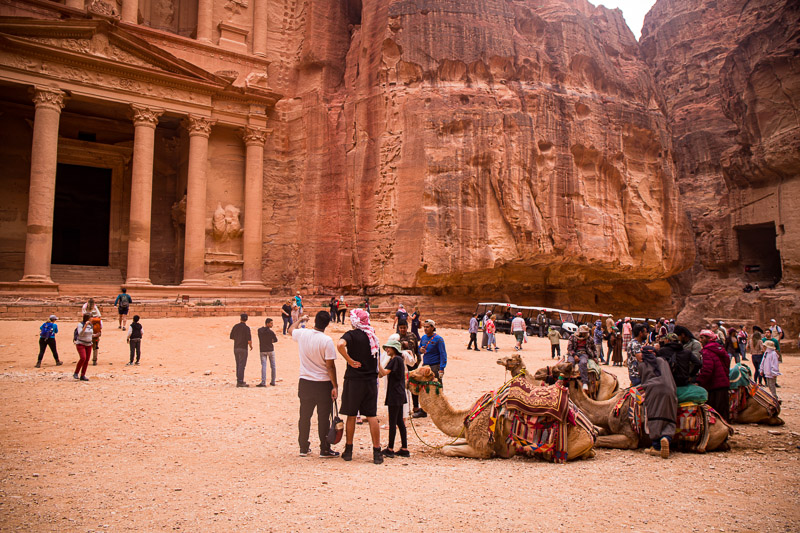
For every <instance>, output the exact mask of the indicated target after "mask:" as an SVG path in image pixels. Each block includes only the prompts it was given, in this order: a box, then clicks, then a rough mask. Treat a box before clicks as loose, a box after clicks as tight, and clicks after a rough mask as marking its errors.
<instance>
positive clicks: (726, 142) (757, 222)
mask: <svg viewBox="0 0 800 533" xmlns="http://www.w3.org/2000/svg"><path fill="white" fill-rule="evenodd" d="M641 48H642V52H643V54H644V57H645V59H646V60H647V62H648V63H649V64H650V65H651V67H652V70H653V75H654V77H655V79H656V83H657V84H658V87H659V90H660V92H661V94H662V95H663V97H664V108H665V112H666V115H667V117H668V118H669V122H670V127H671V129H672V133H673V143H674V147H675V161H676V165H677V178H678V183H679V186H680V189H681V193H682V198H683V201H684V204H685V205H686V207H687V210H688V213H689V216H690V219H691V221H692V226H693V230H694V233H695V242H696V248H697V262H696V265H695V268H694V269H693V270H692V271H691V272H690V273H688V274H686V275H682V276H680V278H678V281H677V282H676V287H677V288H678V290H679V292H681V293H682V294H683V295H684V296H686V297H687V301H686V304H687V310H686V312H685V314H684V315H683V316H682V317H683V318H684V319H685V320H686V321H691V322H695V323H700V322H703V321H705V320H707V319H709V318H710V317H719V315H720V310H719V309H718V308H717V306H718V304H720V302H721V301H722V299H726V300H730V298H731V297H732V295H733V294H735V293H736V291H738V290H739V289H740V288H741V287H742V286H743V285H744V284H745V282H746V281H748V280H749V281H760V282H761V286H762V287H765V286H770V285H772V284H773V283H774V282H775V278H776V276H777V277H780V278H781V283H780V284H779V285H778V292H780V294H777V293H776V294H775V295H768V297H767V296H765V295H764V293H763V292H762V294H761V296H762V297H763V298H766V299H767V300H770V301H773V302H777V301H780V302H782V303H781V304H780V305H774V304H765V305H759V304H758V303H757V302H756V303H754V305H752V306H750V307H747V306H745V307H746V308H747V309H749V312H748V311H745V310H744V309H741V308H740V307H741V306H732V308H736V309H737V311H735V312H734V315H732V316H735V317H738V318H747V319H748V320H755V321H757V322H760V323H763V322H764V321H765V320H768V319H769V318H771V315H775V314H777V315H779V316H781V315H782V316H784V317H786V318H787V319H789V320H794V321H795V322H794V323H793V324H792V326H800V322H798V320H800V319H799V318H798V317H797V314H796V313H795V314H794V315H795V316H794V319H792V318H791V317H790V316H789V315H791V313H788V312H780V308H783V309H784V311H788V310H789V309H796V308H797V307H798V306H799V305H800V301H798V293H797V287H798V283H799V282H800V213H799V212H798V210H797V209H796V208H795V206H794V205H793V204H795V203H796V201H795V200H794V199H796V198H798V197H800V4H798V3H797V2H795V1H791V0H789V1H777V2H776V1H768V0H659V1H658V2H656V4H655V6H654V7H653V9H652V10H651V11H650V13H649V14H648V16H647V18H646V19H645V25H644V29H643V32H642V39H641ZM759 227H763V228H767V229H768V230H770V231H772V230H774V233H775V234H776V243H775V247H776V248H777V251H778V252H779V253H780V260H779V263H780V267H781V268H779V269H778V271H777V272H771V271H768V269H767V268H761V271H760V272H758V273H747V274H746V273H745V266H746V265H747V264H749V263H754V264H759V263H761V266H762V267H764V263H765V262H766V260H765V256H766V255H767V253H766V252H765V250H764V249H759V248H758V244H757V243H754V242H749V241H748V239H747V238H746V236H745V234H746V233H747V232H748V231H751V230H753V229H758V228H759ZM770 231H768V232H767V233H770ZM762 240H770V239H769V238H768V239H762ZM751 241H752V239H751ZM709 286H711V287H717V288H718V289H719V290H720V291H722V292H724V291H725V290H729V289H730V288H734V289H735V290H734V291H733V292H732V293H731V294H727V295H725V294H722V293H720V294H712V293H709V291H708V290H707V288H708V287H709ZM739 294H741V292H739ZM748 298H750V297H748ZM742 301H744V299H742ZM703 302H705V303H703Z"/></svg>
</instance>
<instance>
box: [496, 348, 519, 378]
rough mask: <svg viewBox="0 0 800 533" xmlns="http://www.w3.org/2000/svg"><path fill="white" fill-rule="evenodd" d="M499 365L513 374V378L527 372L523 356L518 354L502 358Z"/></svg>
mask: <svg viewBox="0 0 800 533" xmlns="http://www.w3.org/2000/svg"><path fill="white" fill-rule="evenodd" d="M497 364H498V365H500V366H502V367H504V368H505V369H506V370H508V371H509V372H511V375H512V376H516V375H517V374H519V373H521V372H522V371H523V370H525V363H523V362H522V356H521V355H520V354H518V353H515V354H512V355H505V356H503V357H501V358H500V359H498V360H497Z"/></svg>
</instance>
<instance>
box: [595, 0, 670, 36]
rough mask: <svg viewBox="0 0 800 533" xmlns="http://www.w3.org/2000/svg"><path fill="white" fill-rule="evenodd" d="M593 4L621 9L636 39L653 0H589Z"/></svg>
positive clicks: (640, 32)
mask: <svg viewBox="0 0 800 533" xmlns="http://www.w3.org/2000/svg"><path fill="white" fill-rule="evenodd" d="M589 1H590V2H592V3H593V4H595V5H604V6H606V7H607V8H609V9H614V8H616V7H618V8H620V9H621V10H622V14H623V15H624V16H625V22H627V23H628V26H629V27H630V28H631V30H633V34H634V35H635V36H636V38H637V39H638V38H639V37H641V35H642V23H643V22H644V16H645V15H646V14H647V12H648V11H650V8H651V7H653V4H655V3H656V2H655V0H589Z"/></svg>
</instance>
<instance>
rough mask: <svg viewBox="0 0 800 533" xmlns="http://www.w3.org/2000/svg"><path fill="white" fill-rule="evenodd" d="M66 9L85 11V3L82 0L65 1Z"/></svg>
mask: <svg viewBox="0 0 800 533" xmlns="http://www.w3.org/2000/svg"><path fill="white" fill-rule="evenodd" d="M67 7H71V8H73V9H80V10H83V9H86V3H85V2H84V0H67Z"/></svg>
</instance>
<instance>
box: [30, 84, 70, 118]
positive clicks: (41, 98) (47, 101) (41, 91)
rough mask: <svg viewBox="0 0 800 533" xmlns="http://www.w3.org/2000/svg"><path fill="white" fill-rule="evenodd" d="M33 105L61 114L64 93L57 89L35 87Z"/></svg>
mask: <svg viewBox="0 0 800 533" xmlns="http://www.w3.org/2000/svg"><path fill="white" fill-rule="evenodd" d="M33 103H34V104H35V105H36V107H47V108H50V109H54V110H56V111H58V112H59V113H61V110H62V109H64V93H63V92H62V91H59V90H58V89H50V88H47V87H36V90H35V91H34V93H33Z"/></svg>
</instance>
